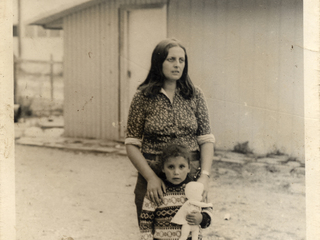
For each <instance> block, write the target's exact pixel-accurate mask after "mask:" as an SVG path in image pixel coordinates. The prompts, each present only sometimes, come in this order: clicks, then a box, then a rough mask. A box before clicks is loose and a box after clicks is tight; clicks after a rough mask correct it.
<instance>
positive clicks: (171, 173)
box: [161, 144, 190, 185]
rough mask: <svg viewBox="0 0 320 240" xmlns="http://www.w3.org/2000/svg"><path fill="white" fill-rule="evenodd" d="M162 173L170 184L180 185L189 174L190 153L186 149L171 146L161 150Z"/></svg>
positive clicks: (179, 146) (174, 145)
mask: <svg viewBox="0 0 320 240" xmlns="http://www.w3.org/2000/svg"><path fill="white" fill-rule="evenodd" d="M161 160H162V172H163V173H164V174H165V175H166V179H167V180H168V181H169V182H171V183H172V184H175V185H178V184H180V183H182V182H183V181H184V180H185V179H186V178H187V176H188V173H189V172H190V153H189V150H188V148H187V147H184V146H181V145H176V144H171V145H170V146H168V147H167V148H165V149H164V150H163V154H162V159H161Z"/></svg>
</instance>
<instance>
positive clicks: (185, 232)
mask: <svg viewBox="0 0 320 240" xmlns="http://www.w3.org/2000/svg"><path fill="white" fill-rule="evenodd" d="M203 189H204V186H203V184H202V183H200V182H189V183H187V184H186V187H185V195H186V197H187V199H188V200H187V201H186V202H185V203H184V204H183V205H182V206H181V208H180V209H179V210H178V212H177V213H176V215H175V216H174V217H173V218H172V220H171V222H172V223H175V224H179V225H182V228H181V237H180V238H179V240H186V239H187V238H188V236H189V233H190V231H191V235H192V240H197V239H198V235H199V230H200V226H199V225H189V224H188V222H187V220H186V216H187V215H188V214H189V213H193V212H195V211H196V212H201V210H202V208H205V207H212V203H204V202H201V199H202V193H203Z"/></svg>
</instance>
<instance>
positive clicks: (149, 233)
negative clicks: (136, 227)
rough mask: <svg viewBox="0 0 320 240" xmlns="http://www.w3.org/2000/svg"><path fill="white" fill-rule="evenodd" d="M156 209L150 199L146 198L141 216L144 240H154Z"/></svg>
mask: <svg viewBox="0 0 320 240" xmlns="http://www.w3.org/2000/svg"><path fill="white" fill-rule="evenodd" d="M156 207H157V206H156V205H155V204H154V203H153V202H151V201H150V200H149V199H148V198H146V197H145V198H144V200H143V205H142V212H141V215H140V233H141V239H143V240H153V228H154V212H155V210H156Z"/></svg>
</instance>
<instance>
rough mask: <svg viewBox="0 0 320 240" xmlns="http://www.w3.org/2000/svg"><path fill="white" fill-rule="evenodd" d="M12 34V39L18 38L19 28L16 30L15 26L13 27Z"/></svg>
mask: <svg viewBox="0 0 320 240" xmlns="http://www.w3.org/2000/svg"><path fill="white" fill-rule="evenodd" d="M12 32H13V36H14V37H18V36H19V28H18V26H17V25H13V30H12Z"/></svg>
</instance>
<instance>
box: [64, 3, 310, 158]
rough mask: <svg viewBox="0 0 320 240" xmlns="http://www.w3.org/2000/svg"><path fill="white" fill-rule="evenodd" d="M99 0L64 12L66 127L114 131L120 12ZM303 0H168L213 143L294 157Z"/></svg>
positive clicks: (299, 127)
mask: <svg viewBox="0 0 320 240" xmlns="http://www.w3.org/2000/svg"><path fill="white" fill-rule="evenodd" d="M163 2H167V1H162V0H157V1H156V0H155V1H151V0H145V1H142V0H141V1H139V0H131V1H130V0H122V1H117V0H108V1H106V2H102V3H100V4H99V5H97V6H95V7H92V8H90V9H87V10H84V11H82V12H79V13H75V14H72V15H70V16H68V17H66V18H65V19H64V34H65V60H64V61H65V68H64V69H65V79H66V82H65V84H66V85H65V91H66V92H65V99H66V101H65V110H66V112H65V129H66V134H67V135H68V136H73V137H75V136H77V137H94V138H107V139H117V138H118V137H119V129H118V120H119V108H118V104H119V90H118V89H119V62H118V61H119V49H118V48H119V42H118V41H119V18H118V8H119V6H120V5H125V4H133V5H134V4H149V3H163ZM302 4H303V2H302V0H278V1H275V0H228V1H226V0H225V1H221V0H203V1H199V0H183V1H181V0H170V1H169V2H168V36H169V37H176V38H178V39H180V40H181V41H182V42H183V43H184V44H185V45H186V47H187V50H188V55H189V61H190V65H189V69H190V75H191V78H192V80H193V82H194V83H195V84H196V85H199V86H200V87H201V88H202V89H203V91H204V92H205V95H206V97H207V100H208V104H209V108H210V115H211V122H212V129H213V132H214V134H215V136H216V138H217V147H218V148H227V149H230V148H233V146H234V145H235V144H237V143H238V142H244V141H249V146H250V147H251V148H252V149H253V150H255V152H259V153H267V152H272V151H275V150H280V151H282V152H285V153H289V154H292V155H293V156H297V157H300V158H303V154H304V147H303V144H304V130H303V106H304V105H303V50H302V44H303V39H302V36H303V35H302V33H303V31H302V24H303V19H302V13H303V10H302Z"/></svg>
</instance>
